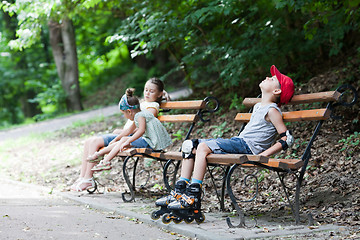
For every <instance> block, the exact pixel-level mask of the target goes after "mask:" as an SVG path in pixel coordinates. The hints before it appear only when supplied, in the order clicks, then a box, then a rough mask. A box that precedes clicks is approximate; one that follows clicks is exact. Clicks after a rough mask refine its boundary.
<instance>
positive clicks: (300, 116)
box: [235, 108, 330, 122]
mask: <svg viewBox="0 0 360 240" xmlns="http://www.w3.org/2000/svg"><path fill="white" fill-rule="evenodd" d="M250 117H251V113H238V114H236V117H235V121H239V122H249V121H250ZM329 117H330V110H328V109H326V108H321V109H311V110H303V111H293V112H283V120H284V122H297V121H318V120H325V119H328V118H329Z"/></svg>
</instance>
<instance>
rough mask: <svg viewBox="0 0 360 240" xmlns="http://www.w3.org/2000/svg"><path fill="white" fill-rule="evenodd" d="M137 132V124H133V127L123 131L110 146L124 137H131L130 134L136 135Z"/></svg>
mask: <svg viewBox="0 0 360 240" xmlns="http://www.w3.org/2000/svg"><path fill="white" fill-rule="evenodd" d="M135 130H136V126H135V123H132V124H131V126H130V127H129V128H127V129H125V130H124V131H122V132H121V133H120V134H119V135H117V136H116V137H115V138H114V139H113V140H112V141H111V142H110V143H109V145H111V144H113V143H114V142H117V141H119V140H120V139H121V138H122V137H124V136H129V135H130V134H132V133H134V132H135Z"/></svg>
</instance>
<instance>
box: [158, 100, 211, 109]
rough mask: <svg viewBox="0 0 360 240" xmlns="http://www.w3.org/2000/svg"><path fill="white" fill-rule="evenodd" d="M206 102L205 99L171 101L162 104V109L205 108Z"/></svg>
mask: <svg viewBox="0 0 360 240" xmlns="http://www.w3.org/2000/svg"><path fill="white" fill-rule="evenodd" d="M205 106H206V103H205V102H204V101H203V100H194V101H169V102H163V103H161V104H160V108H161V109H203V108H205Z"/></svg>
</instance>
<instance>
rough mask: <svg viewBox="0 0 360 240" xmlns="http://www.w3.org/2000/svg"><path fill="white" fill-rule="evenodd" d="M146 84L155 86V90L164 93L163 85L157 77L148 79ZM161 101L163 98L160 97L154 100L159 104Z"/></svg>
mask: <svg viewBox="0 0 360 240" xmlns="http://www.w3.org/2000/svg"><path fill="white" fill-rule="evenodd" d="M147 81H148V82H150V83H152V84H155V85H156V87H157V89H158V90H159V92H163V91H164V83H163V81H161V80H160V79H159V78H157V77H153V78H150V79H149V80H147ZM162 100H163V96H162V95H161V97H159V98H158V99H156V102H158V103H161V101H162Z"/></svg>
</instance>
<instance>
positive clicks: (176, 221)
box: [173, 217, 182, 224]
mask: <svg viewBox="0 0 360 240" xmlns="http://www.w3.org/2000/svg"><path fill="white" fill-rule="evenodd" d="M173 222H174V223H176V224H179V223H181V222H182V219H181V218H179V217H176V218H173Z"/></svg>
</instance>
